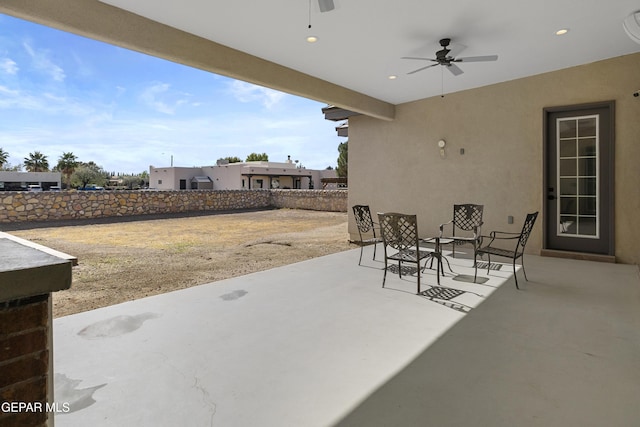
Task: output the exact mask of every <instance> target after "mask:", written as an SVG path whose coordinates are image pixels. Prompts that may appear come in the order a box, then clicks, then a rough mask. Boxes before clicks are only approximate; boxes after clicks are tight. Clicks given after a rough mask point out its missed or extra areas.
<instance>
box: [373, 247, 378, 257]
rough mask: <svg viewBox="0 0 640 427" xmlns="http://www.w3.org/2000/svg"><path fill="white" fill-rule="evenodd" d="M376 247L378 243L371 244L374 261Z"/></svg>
mask: <svg viewBox="0 0 640 427" xmlns="http://www.w3.org/2000/svg"><path fill="white" fill-rule="evenodd" d="M376 247H378V244H377V243H374V244H373V260H374V261H375V259H376Z"/></svg>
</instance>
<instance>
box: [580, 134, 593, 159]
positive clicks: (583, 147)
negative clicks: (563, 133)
mask: <svg viewBox="0 0 640 427" xmlns="http://www.w3.org/2000/svg"><path fill="white" fill-rule="evenodd" d="M578 154H579V155H580V157H595V155H596V139H595V138H584V139H581V140H580V141H578Z"/></svg>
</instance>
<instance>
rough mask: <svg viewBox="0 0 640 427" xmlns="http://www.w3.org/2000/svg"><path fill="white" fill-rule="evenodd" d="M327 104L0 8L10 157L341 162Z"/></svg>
mask: <svg viewBox="0 0 640 427" xmlns="http://www.w3.org/2000/svg"><path fill="white" fill-rule="evenodd" d="M324 106H325V104H323V103H319V102H316V101H312V100H308V99H305V98H300V97H297V96H293V95H288V94H285V93H282V92H277V91H274V90H271V89H267V88H263V87H260V86H255V85H252V84H249V83H245V82H241V81H238V80H233V79H230V78H227V77H223V76H219V75H216V74H212V73H208V72H204V71H200V70H196V69H193V68H189V67H185V66H183V65H180V64H175V63H172V62H168V61H165V60H162V59H159V58H154V57H151V56H148V55H143V54H140V53H137V52H133V51H129V50H126V49H122V48H119V47H116V46H111V45H108V44H105V43H101V42H98V41H95V40H90V39H87V38H83V37H79V36H76V35H73V34H69V33H65V32H62V31H58V30H54V29H51V28H48V27H44V26H41V25H37V24H33V23H30V22H27V21H22V20H19V19H16V18H13V17H9V16H6V15H0V148H2V149H3V150H4V151H5V152H7V153H9V163H10V164H11V165H18V164H22V162H23V160H24V158H25V157H27V156H28V155H29V153H32V152H34V151H40V152H42V153H43V154H44V155H46V156H47V158H48V160H49V165H50V166H54V165H55V164H56V163H57V161H58V158H59V157H60V156H61V155H62V153H63V152H72V153H74V154H75V155H76V157H78V159H79V160H80V161H85V162H88V161H94V162H96V163H97V164H98V165H100V166H102V167H103V168H104V169H105V170H107V171H109V172H111V171H115V172H122V173H139V172H142V171H145V170H146V171H148V170H149V165H154V166H158V167H161V166H169V165H170V162H171V156H173V164H174V166H206V165H212V164H215V162H216V160H217V159H219V158H221V157H227V156H237V157H240V158H241V159H243V160H244V159H245V158H246V156H247V155H248V154H250V153H252V152H256V153H267V154H268V155H269V160H271V161H285V160H286V159H287V155H291V158H292V159H293V160H299V161H300V162H301V163H302V164H303V165H304V166H305V167H307V168H309V169H324V168H326V167H327V166H333V167H335V166H336V164H337V158H338V144H339V143H340V142H343V141H345V140H346V139H345V138H340V137H338V136H337V135H336V132H335V126H336V123H334V122H331V121H327V120H325V119H324V116H323V114H322V112H321V108H322V107H324Z"/></svg>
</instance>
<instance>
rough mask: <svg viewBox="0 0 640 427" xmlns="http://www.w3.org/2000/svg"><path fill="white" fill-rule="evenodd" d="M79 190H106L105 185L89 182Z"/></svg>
mask: <svg viewBox="0 0 640 427" xmlns="http://www.w3.org/2000/svg"><path fill="white" fill-rule="evenodd" d="M78 190H81V191H102V190H104V187H100V186H98V185H95V184H87V185H86V186H85V187H84V188H82V187H81V188H78Z"/></svg>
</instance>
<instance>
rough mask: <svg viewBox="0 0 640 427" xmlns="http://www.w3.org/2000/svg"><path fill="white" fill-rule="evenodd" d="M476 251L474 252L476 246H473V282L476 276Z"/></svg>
mask: <svg viewBox="0 0 640 427" xmlns="http://www.w3.org/2000/svg"><path fill="white" fill-rule="evenodd" d="M477 257H478V252H476V247H475V245H474V247H473V268H474V271H473V283H476V279H477V278H478V260H477Z"/></svg>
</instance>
